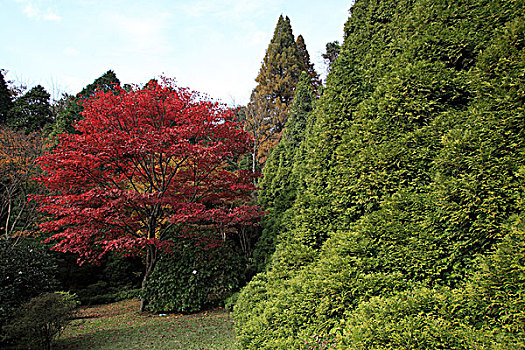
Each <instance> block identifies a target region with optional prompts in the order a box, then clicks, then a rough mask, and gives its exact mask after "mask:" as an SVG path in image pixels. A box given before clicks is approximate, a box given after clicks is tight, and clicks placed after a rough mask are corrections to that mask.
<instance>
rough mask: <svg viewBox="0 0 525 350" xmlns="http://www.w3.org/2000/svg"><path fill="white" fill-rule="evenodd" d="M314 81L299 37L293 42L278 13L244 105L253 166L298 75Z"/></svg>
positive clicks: (275, 137) (279, 121)
mask: <svg viewBox="0 0 525 350" xmlns="http://www.w3.org/2000/svg"><path fill="white" fill-rule="evenodd" d="M303 70H305V71H307V72H308V73H309V74H310V76H311V77H312V79H313V81H318V77H317V75H316V73H315V71H314V70H313V66H312V65H311V63H310V61H309V55H308V51H307V50H306V45H305V44H304V40H303V39H302V37H300V38H298V42H297V43H296V41H295V38H294V35H293V32H292V26H291V24H290V19H289V18H288V17H283V16H282V15H281V16H280V17H279V20H278V21H277V26H276V27H275V31H274V34H273V38H272V40H271V41H270V44H269V46H268V49H267V50H266V54H265V56H264V60H263V64H262V67H261V69H260V70H259V75H258V76H257V78H256V79H255V81H256V82H257V86H256V87H255V89H254V90H253V91H252V95H251V97H250V102H249V104H248V106H247V112H246V115H247V119H246V120H247V122H246V127H245V128H246V130H247V131H248V132H249V133H250V134H251V135H252V136H253V137H254V145H253V150H252V157H253V170H255V169H261V168H262V165H263V164H264V163H265V161H266V159H267V157H268V155H269V153H270V151H271V150H272V149H273V148H274V147H275V146H276V145H277V143H278V142H279V139H280V137H281V132H282V130H283V128H284V125H285V123H286V119H287V114H288V108H289V105H290V103H291V102H292V99H293V96H294V92H295V88H296V85H297V82H298V81H299V75H300V74H301V72H302V71H303Z"/></svg>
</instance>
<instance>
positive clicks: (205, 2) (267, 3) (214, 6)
mask: <svg viewBox="0 0 525 350" xmlns="http://www.w3.org/2000/svg"><path fill="white" fill-rule="evenodd" d="M281 2H282V0H225V1H220V2H219V1H216V0H198V1H192V2H188V3H186V4H184V5H182V6H181V9H182V11H183V12H184V13H185V15H186V16H190V17H206V16H214V17H219V18H222V19H225V20H229V21H231V20H240V19H244V20H250V18H252V17H254V16H257V15H258V14H260V13H262V12H264V11H265V10H266V9H268V8H272V7H275V6H276V4H279V3H281Z"/></svg>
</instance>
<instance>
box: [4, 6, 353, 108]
mask: <svg viewBox="0 0 525 350" xmlns="http://www.w3.org/2000/svg"><path fill="white" fill-rule="evenodd" d="M0 4H1V6H0V8H1V11H0V23H1V24H0V26H1V27H0V28H1V30H0V41H1V43H2V44H1V45H0V68H3V69H6V70H7V71H8V74H7V79H9V80H15V81H17V82H20V83H24V84H26V85H29V86H33V85H36V84H42V85H44V86H45V87H46V89H47V90H48V91H49V92H50V93H51V94H52V95H54V96H55V97H56V96H57V95H58V94H59V93H60V92H69V93H77V92H79V91H80V90H81V89H82V88H83V87H84V86H85V85H87V84H90V83H92V82H93V80H95V79H96V78H97V77H99V76H100V75H102V74H103V73H104V72H106V71H107V70H109V69H113V70H114V71H115V73H116V74H117V77H118V78H119V79H120V81H121V82H122V83H133V84H144V83H146V82H147V81H148V80H149V79H151V78H152V77H156V76H159V75H164V76H167V77H170V78H175V79H176V81H177V83H178V85H180V86H187V87H190V88H191V89H193V90H197V91H200V92H203V93H206V94H208V95H209V96H210V97H212V98H214V99H219V100H222V101H223V102H225V103H228V104H237V105H242V104H245V103H246V102H247V101H248V100H249V97H250V93H251V90H252V89H253V88H254V87H255V77H256V76H257V73H258V71H259V68H260V66H261V62H262V59H263V57H264V53H265V51H266V48H267V47H268V44H269V42H270V39H271V37H272V35H273V30H274V28H275V25H276V23H277V19H278V17H279V15H280V14H284V15H287V16H289V17H290V20H291V23H292V28H293V31H294V35H295V36H296V37H297V35H299V34H302V35H303V37H304V38H305V41H306V45H307V49H308V51H309V53H310V56H311V59H312V62H313V63H314V64H315V65H316V69H317V71H318V72H319V73H321V72H322V71H324V69H325V67H324V65H323V63H322V61H323V60H322V58H321V54H322V53H323V52H324V49H325V44H326V43H327V42H329V41H334V40H339V41H340V42H341V41H342V38H343V26H344V23H345V21H346V19H347V18H348V9H349V8H350V5H351V2H350V1H343V0H322V1H321V0H312V1H304V0H303V1H301V0H223V1H214V0H194V1H191V0H187V1H183V0H172V1H169V0H153V1H144V0H143V1H134V0H0Z"/></svg>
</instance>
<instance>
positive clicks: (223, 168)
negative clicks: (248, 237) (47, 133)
mask: <svg viewBox="0 0 525 350" xmlns="http://www.w3.org/2000/svg"><path fill="white" fill-rule="evenodd" d="M230 114H231V110H228V109H226V108H223V107H221V106H220V105H218V104H217V103H213V102H210V101H206V100H203V99H202V98H201V97H200V96H199V95H198V94H196V93H193V92H190V91H188V90H186V89H180V88H177V87H175V86H174V85H172V84H168V83H164V85H159V84H157V83H151V84H150V85H149V86H148V88H146V89H141V90H131V91H124V90H122V89H120V88H119V87H116V93H113V92H97V93H95V95H94V96H93V97H92V98H91V99H90V100H87V101H86V102H84V111H83V113H82V115H83V116H84V119H83V120H81V121H80V122H79V123H78V125H77V126H76V134H62V135H61V137H60V139H59V143H58V145H57V147H56V148H54V149H53V150H52V151H51V152H49V153H47V154H46V155H44V156H43V157H41V158H40V160H39V163H40V164H41V166H42V167H43V169H44V171H45V175H43V176H41V177H40V178H39V181H40V182H41V183H42V184H44V185H45V186H46V187H47V188H48V189H49V190H50V191H51V193H52V194H50V195H48V196H38V197H36V199H37V200H38V201H39V203H40V209H41V210H42V211H44V212H47V213H48V214H49V215H50V220H49V221H48V222H46V223H43V224H41V229H42V230H43V231H44V232H48V233H51V234H53V236H52V237H51V238H50V239H49V240H50V241H51V240H57V241H58V243H57V244H56V245H55V247H54V249H55V250H58V251H63V252H67V251H71V252H75V253H78V254H80V258H81V259H82V260H87V261H96V260H99V259H100V258H101V257H102V256H103V255H104V254H105V253H107V252H109V251H118V252H121V253H124V254H126V253H127V254H135V253H145V260H146V262H145V265H146V270H145V273H144V279H143V284H142V287H143V289H144V288H145V287H146V284H147V281H148V279H149V276H150V275H151V273H152V272H153V270H154V268H155V265H156V262H157V258H158V255H159V253H160V250H162V249H166V248H168V247H169V246H170V241H169V233H170V232H172V231H173V230H180V229H183V228H184V227H187V226H188V225H189V226H191V225H201V224H203V225H211V226H213V227H216V228H217V229H218V230H220V232H221V233H222V234H223V235H225V234H226V233H227V232H228V231H229V230H230V229H231V228H232V227H235V226H236V225H245V224H253V223H254V221H256V220H257V218H258V217H259V216H260V215H261V214H260V213H259V211H258V210H257V207H254V206H249V205H245V203H244V201H245V200H247V199H249V198H250V195H251V192H252V191H253V190H254V186H253V184H252V174H251V172H250V171H247V170H237V169H236V167H235V166H234V164H236V161H237V160H238V159H239V156H240V155H242V154H245V153H246V152H247V151H248V149H249V147H250V141H251V139H250V137H249V135H248V134H247V133H246V132H244V131H242V129H241V127H240V125H238V124H237V123H236V122H233V121H231V119H232V118H231V115H230ZM145 305H146V300H145V299H144V298H143V300H142V306H141V308H142V309H144V307H145Z"/></svg>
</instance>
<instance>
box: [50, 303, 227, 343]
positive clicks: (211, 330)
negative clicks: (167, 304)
mask: <svg viewBox="0 0 525 350" xmlns="http://www.w3.org/2000/svg"><path fill="white" fill-rule="evenodd" d="M138 310H139V301H138V300H128V301H123V302H118V303H113V304H108V305H102V306H95V307H86V308H82V309H80V312H79V317H78V318H77V319H76V320H75V321H73V323H72V324H71V325H70V326H69V327H68V329H67V330H66V331H65V332H64V334H63V335H62V337H61V338H60V340H59V341H58V343H57V346H56V347H55V349H127V350H130V349H235V345H234V343H235V335H234V331H233V322H232V320H231V319H230V316H229V313H228V312H227V311H225V310H224V309H220V308H219V309H215V310H210V311H206V312H202V313H198V314H192V315H181V314H168V315H166V316H159V315H157V314H147V313H140V312H139V311H138Z"/></svg>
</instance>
